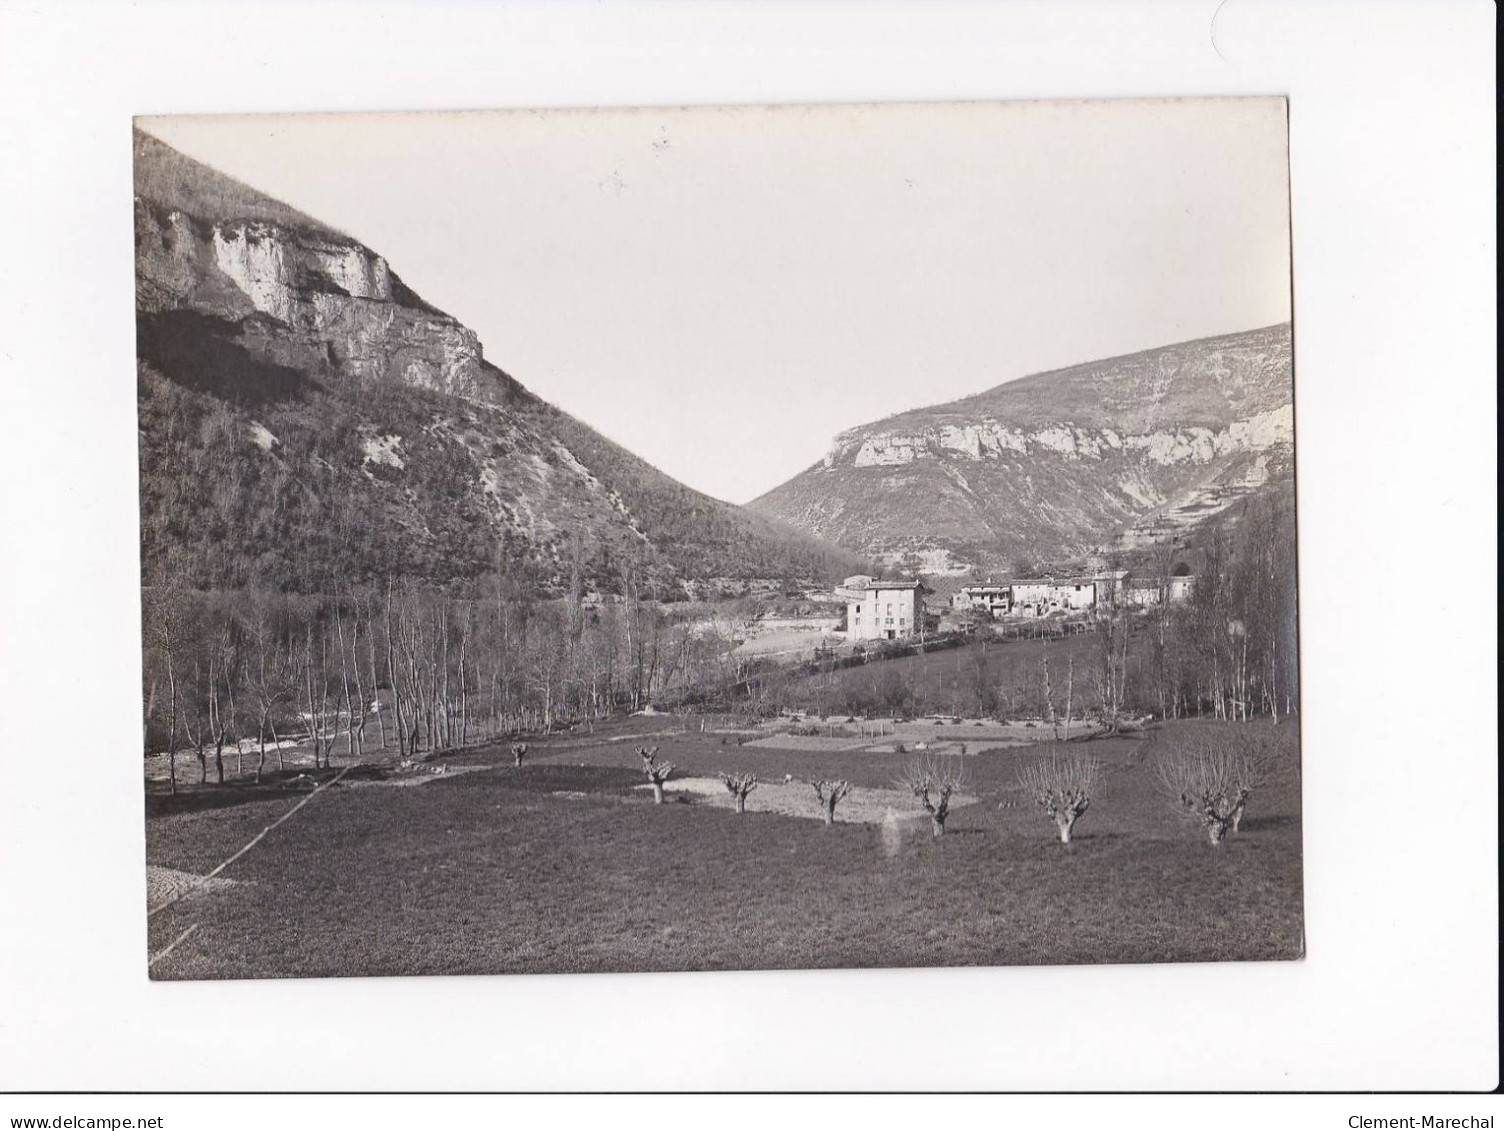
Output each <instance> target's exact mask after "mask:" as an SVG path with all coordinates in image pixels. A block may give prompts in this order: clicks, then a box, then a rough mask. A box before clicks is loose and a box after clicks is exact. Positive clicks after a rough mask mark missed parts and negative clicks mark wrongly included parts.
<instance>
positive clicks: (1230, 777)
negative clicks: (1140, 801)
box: [1156, 731, 1264, 848]
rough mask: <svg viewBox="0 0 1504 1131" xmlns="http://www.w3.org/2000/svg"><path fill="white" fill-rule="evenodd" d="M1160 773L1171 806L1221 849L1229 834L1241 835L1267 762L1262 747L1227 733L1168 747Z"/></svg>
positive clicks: (1161, 761) (1161, 783) (1160, 763)
mask: <svg viewBox="0 0 1504 1131" xmlns="http://www.w3.org/2000/svg"><path fill="white" fill-rule="evenodd" d="M1156 769H1157V771H1158V775H1159V782H1160V788H1161V791H1162V792H1163V793H1164V795H1165V798H1166V799H1167V800H1168V801H1169V803H1170V805H1171V806H1172V807H1173V808H1174V809H1175V811H1176V812H1177V813H1179V814H1181V815H1182V816H1183V817H1186V818H1187V819H1189V820H1190V821H1192V822H1193V823H1195V824H1198V825H1200V826H1201V827H1202V828H1203V829H1204V830H1205V831H1206V837H1207V840H1208V841H1209V842H1210V843H1211V845H1212V847H1213V848H1220V847H1221V845H1222V842H1223V841H1224V840H1225V839H1226V838H1227V832H1228V830H1229V829H1231V830H1232V831H1233V832H1237V831H1238V828H1239V826H1240V825H1241V824H1242V821H1243V812H1244V809H1245V808H1246V807H1247V804H1248V800H1249V798H1250V797H1251V796H1252V795H1253V792H1254V790H1255V789H1257V788H1258V787H1259V786H1260V785H1261V784H1262V782H1263V779H1264V758H1263V755H1262V751H1261V749H1260V748H1259V746H1258V745H1257V743H1255V742H1252V741H1249V740H1247V739H1246V738H1243V737H1242V736H1238V735H1232V734H1228V733H1227V732H1225V731H1224V732H1223V733H1221V734H1218V735H1216V736H1215V737H1201V738H1198V739H1196V740H1195V741H1192V742H1187V743H1183V744H1178V745H1175V746H1171V747H1169V748H1167V749H1166V750H1164V751H1162V752H1161V754H1160V756H1159V759H1158V762H1157V766H1156Z"/></svg>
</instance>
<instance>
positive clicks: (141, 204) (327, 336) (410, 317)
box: [136, 197, 501, 400]
mask: <svg viewBox="0 0 1504 1131" xmlns="http://www.w3.org/2000/svg"><path fill="white" fill-rule="evenodd" d="M136 246H137V257H136V263H137V268H136V270H137V282H138V292H139V296H140V297H139V300H138V307H139V308H140V309H141V310H143V312H147V313H152V312H160V311H165V310H184V309H191V310H197V311H199V312H201V313H203V314H205V315H208V316H212V317H217V318H221V319H225V320H229V321H234V322H239V321H241V320H244V319H248V318H253V317H254V316H256V315H260V316H262V317H261V321H260V322H259V324H252V325H249V326H243V327H242V329H243V330H244V331H245V332H246V333H248V334H254V335H260V336H261V337H263V338H265V337H267V336H272V337H276V338H279V339H281V340H280V343H279V347H278V348H279V352H281V353H284V354H289V353H294V352H297V353H300V354H302V355H304V356H312V357H322V358H323V360H324V362H325V363H326V364H325V366H324V368H325V370H326V372H325V375H326V376H334V377H340V378H343V379H346V380H349V381H352V382H356V383H369V382H373V381H401V382H404V383H405V384H408V385H414V386H417V387H420V388H425V389H433V390H436V391H438V392H443V393H450V394H454V395H456V396H462V397H467V398H470V399H473V400H494V399H496V398H497V397H499V395H500V393H501V390H500V388H499V387H498V386H497V384H496V382H495V381H494V379H492V378H491V377H490V375H489V374H488V373H487V371H486V369H485V367H484V365H483V356H482V352H481V345H480V341H479V339H478V338H477V337H476V335H475V333H474V332H473V331H472V330H470V329H469V328H468V327H466V326H463V325H461V324H460V323H459V322H457V321H456V320H455V319H453V318H451V317H449V316H448V315H446V314H443V313H442V312H440V311H436V310H434V309H432V308H431V307H429V306H427V305H426V304H425V303H423V301H422V300H421V299H419V298H418V297H417V296H416V295H415V294H413V293H412V292H411V291H409V290H408V289H407V288H406V287H404V286H403V285H402V283H401V280H399V279H398V278H397V276H396V275H395V274H393V272H392V270H391V268H390V266H388V264H387V262H386V260H385V259H383V258H382V257H381V256H380V255H377V254H376V253H375V252H373V251H371V250H370V249H369V248H367V247H365V246H363V245H362V244H360V243H358V242H356V241H354V240H350V239H340V238H337V237H333V236H331V235H327V234H324V233H322V232H310V231H306V230H300V229H298V228H296V227H293V226H289V225H283V224H276V223H271V222H267V221H256V220H244V219H230V220H207V219H204V218H201V217H196V216H193V215H191V214H189V213H188V212H186V211H184V210H182V209H177V208H170V207H163V206H161V205H160V204H157V203H156V202H153V201H150V200H144V199H141V198H139V197H138V198H137V202H136ZM266 320H270V321H271V322H272V323H275V326H274V327H272V328H271V329H270V330H268V327H267V324H266ZM298 343H301V345H302V346H303V347H305V348H304V349H302V350H301V351H299V350H296V348H295V347H296V345H297V344H298Z"/></svg>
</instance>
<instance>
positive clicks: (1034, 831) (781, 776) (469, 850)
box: [147, 716, 1302, 979]
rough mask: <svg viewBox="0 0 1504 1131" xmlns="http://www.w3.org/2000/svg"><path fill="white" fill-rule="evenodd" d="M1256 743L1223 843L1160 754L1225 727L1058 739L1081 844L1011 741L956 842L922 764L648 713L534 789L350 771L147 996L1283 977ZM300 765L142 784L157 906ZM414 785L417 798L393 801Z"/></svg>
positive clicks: (227, 898)
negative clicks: (221, 988)
mask: <svg viewBox="0 0 1504 1131" xmlns="http://www.w3.org/2000/svg"><path fill="white" fill-rule="evenodd" d="M686 722H687V726H688V729H686ZM787 725H788V724H787V722H785V723H783V724H780V727H782V728H783V729H787ZM832 725H836V726H838V725H839V724H835V723H832ZM908 725H913V726H917V725H920V724H908ZM929 725H930V726H931V727H932V728H933V727H934V724H929ZM1249 728H1254V729H1257V730H1260V731H1262V732H1264V733H1265V735H1266V736H1267V737H1268V738H1269V740H1270V741H1269V746H1270V748H1272V749H1274V750H1276V751H1277V755H1276V758H1275V765H1274V766H1272V767H1271V769H1270V771H1269V773H1268V774H1267V775H1266V778H1265V780H1264V781H1263V783H1262V784H1261V785H1260V787H1259V788H1258V789H1257V790H1256V791H1255V793H1254V794H1253V796H1252V798H1251V800H1250V801H1249V803H1248V807H1247V814H1246V816H1245V817H1244V818H1243V821H1242V826H1241V831H1239V832H1238V833H1236V834H1229V835H1228V837H1227V840H1226V843H1225V844H1224V845H1223V846H1222V847H1221V848H1213V847H1211V846H1210V845H1209V844H1208V843H1207V840H1206V837H1205V836H1204V835H1203V834H1202V832H1201V830H1199V829H1198V828H1196V827H1195V826H1193V825H1190V824H1188V823H1186V822H1185V821H1184V820H1182V819H1181V818H1180V817H1179V816H1177V814H1176V812H1175V811H1174V809H1173V807H1172V806H1171V805H1170V804H1169V803H1167V802H1166V800H1165V799H1164V797H1163V796H1162V795H1161V791H1160V789H1159V788H1158V777H1157V775H1156V773H1155V770H1154V765H1155V760H1156V757H1157V751H1158V750H1160V749H1161V748H1164V747H1165V746H1166V745H1167V744H1171V743H1174V742H1177V741H1183V740H1185V739H1187V738H1190V737H1204V738H1208V739H1211V740H1214V741H1221V740H1222V739H1223V738H1224V737H1225V735H1226V733H1227V725H1226V724H1212V723H1200V722H1188V723H1173V724H1167V725H1165V726H1156V727H1152V728H1150V729H1149V730H1148V731H1146V732H1145V733H1143V734H1141V735H1134V736H1130V737H1112V738H1093V739H1090V740H1087V741H1084V742H1072V743H1070V744H1068V747H1067V749H1069V750H1070V751H1080V752H1086V753H1090V754H1092V755H1095V756H1096V757H1098V758H1099V759H1100V760H1101V762H1102V764H1103V772H1102V777H1101V781H1100V784H1099V786H1098V788H1097V790H1096V792H1095V795H1094V799H1093V802H1092V805H1091V808H1090V810H1089V811H1088V812H1087V813H1086V815H1085V816H1083V817H1082V818H1081V820H1080V823H1079V824H1078V825H1077V827H1076V830H1075V835H1074V838H1073V841H1072V843H1071V844H1069V845H1063V844H1061V843H1060V842H1059V841H1058V840H1057V839H1056V836H1055V827H1054V824H1053V823H1052V822H1051V821H1050V820H1048V819H1047V818H1046V817H1045V815H1044V814H1043V812H1042V811H1041V810H1040V809H1039V808H1038V807H1037V805H1035V804H1034V803H1033V802H1032V801H1031V800H1030V798H1029V797H1027V796H1026V795H1025V794H1024V793H1022V792H1021V791H1020V790H1019V788H1018V785H1017V776H1016V775H1017V769H1018V766H1019V765H1020V763H1021V762H1028V761H1031V760H1037V759H1038V758H1040V757H1041V756H1042V755H1045V754H1047V753H1048V751H1049V750H1050V748H1051V747H1052V745H1054V744H1051V743H1048V742H1046V743H1044V744H1042V745H1023V744H1022V743H1021V740H1018V741H1007V739H1008V738H1011V737H1012V736H1005V735H1002V734H999V735H997V736H995V740H993V741H987V742H981V741H978V740H976V739H972V740H970V741H968V750H967V756H966V757H965V758H964V759H960V758H957V759H954V761H960V762H964V765H965V772H966V777H967V781H966V784H965V786H964V789H963V790H962V793H963V796H962V797H961V798H960V799H959V800H958V801H957V803H956V804H957V807H956V808H955V809H954V811H953V812H952V814H951V816H950V819H949V822H948V825H947V832H946V834H945V836H944V837H942V838H940V839H935V838H933V837H932V836H931V835H930V829H929V822H928V819H927V818H925V817H924V815H923V813H922V811H921V810H920V809H919V806H918V803H917V802H916V801H914V800H913V798H912V797H910V796H908V795H906V794H904V793H903V792H901V791H899V790H896V789H895V779H896V778H897V776H898V775H899V773H900V772H901V770H902V769H903V767H904V765H905V763H906V762H908V761H909V760H910V759H911V757H912V755H911V754H909V753H905V754H898V753H893V752H882V751H881V750H878V751H874V750H872V749H865V748H864V749H851V750H809V749H791V748H788V747H790V746H797V745H798V743H797V742H795V741H794V740H793V739H792V738H789V739H787V740H786V741H785V742H784V743H783V744H782V745H780V743H779V741H778V740H777V738H776V735H774V734H772V733H770V731H772V730H777V729H779V728H768V727H763V728H759V729H756V730H749V729H743V730H740V731H733V730H731V729H730V728H728V729H726V730H725V731H721V730H718V729H717V727H716V726H715V721H714V720H710V721H709V722H707V724H706V730H705V731H704V732H701V731H700V730H699V729H698V723H697V722H696V721H695V720H687V721H681V720H678V719H674V718H665V717H662V716H660V717H656V718H632V719H625V720H621V721H619V722H616V723H613V724H611V725H609V726H597V727H595V728H594V733H590V734H586V733H581V732H577V733H573V734H563V735H558V736H555V737H552V738H548V739H535V740H531V741H530V747H531V753H530V756H529V758H528V761H527V762H526V764H525V765H523V766H522V767H521V768H517V767H515V766H514V765H513V764H512V761H513V759H512V757H511V755H510V754H509V753H508V751H507V749H506V748H505V747H503V746H497V747H482V748H477V749H473V750H470V751H467V752H464V753H451V754H449V755H447V756H442V757H441V759H440V762H441V763H442V766H443V769H444V772H443V773H437V772H433V769H436V768H437V767H434V768H432V769H425V770H424V771H421V772H418V773H405V774H403V773H398V772H396V767H386V768H374V769H362V770H361V771H360V772H358V773H355V772H352V773H351V774H349V775H348V776H347V777H346V778H345V779H344V780H343V781H342V782H340V784H338V785H336V786H333V787H332V788H329V789H326V790H324V791H322V792H321V793H319V794H318V795H317V796H314V797H313V798H312V800H311V801H308V803H307V804H306V805H305V806H304V808H303V809H302V810H301V811H299V812H298V813H297V814H295V815H294V816H292V817H291V818H290V819H289V820H287V821H286V822H285V823H283V824H281V825H279V826H278V827H277V828H275V829H273V830H272V831H271V832H270V833H268V834H267V835H266V837H265V838H264V839H263V840H262V841H260V843H258V844H257V845H256V846H255V847H254V848H252V849H251V850H250V851H249V852H247V853H246V854H245V855H244V856H242V857H240V858H239V859H238V860H236V861H235V862H234V863H233V864H231V865H230V866H229V867H228V868H227V869H225V870H224V872H223V873H221V875H220V877H218V878H220V879H223V880H229V881H234V882H233V883H225V884H216V885H213V886H211V887H208V888H206V889H204V890H200V891H197V892H196V893H194V894H191V895H188V896H187V897H186V898H184V899H182V900H181V901H180V902H178V903H176V904H173V905H172V906H170V907H168V908H167V909H166V910H164V911H162V912H161V913H160V914H157V915H154V916H153V917H152V918H151V920H150V932H149V939H150V946H151V951H152V953H153V954H154V955H160V954H161V953H162V951H163V950H164V949H165V948H166V947H167V946H168V945H169V944H171V943H173V942H174V940H178V939H180V938H181V942H179V943H178V945H177V946H176V947H175V948H174V949H173V950H172V951H171V953H170V954H168V955H167V956H166V957H165V958H160V959H159V960H158V961H157V962H156V963H155V965H154V966H153V967H152V974H153V976H154V977H159V978H174V979H180V978H225V977H229V978H264V977H282V976H340V975H352V974H457V973H477V974H478V973H508V972H517V973H538V972H560V971H599V970H624V969H625V970H703V969H725V968H767V967H839V966H851V967H854V966H912V965H974V964H982V965H990V964H1005V963H1071V962H1100V961H1113V962H1162V961H1211V960H1227V959H1271V958H1295V957H1298V956H1299V955H1300V954H1301V952H1302V937H1301V872H1300V780H1299V769H1298V755H1297V731H1296V728H1295V726H1293V725H1291V724H1289V723H1285V724H1282V725H1281V726H1280V727H1279V728H1277V729H1276V728H1273V727H1271V726H1269V724H1268V723H1266V722H1255V723H1252V724H1246V725H1245V726H1244V727H1242V728H1240V729H1242V730H1245V731H1246V730H1248V729H1249ZM940 729H964V728H940ZM976 729H978V730H980V729H981V728H976ZM1031 734H1034V735H1037V732H1031ZM1039 737H1043V736H1039ZM888 741H889V742H892V741H894V739H892V738H890V739H888ZM752 742H755V745H752V744H749V743H752ZM639 743H644V744H648V745H656V746H657V747H658V748H659V749H658V756H659V758H660V759H667V760H669V761H672V762H673V763H674V764H675V767H676V769H675V774H674V778H673V779H671V780H670V786H671V789H670V792H669V794H668V802H667V803H666V804H664V805H661V806H659V805H654V804H653V800H652V796H651V794H650V793H649V792H648V791H646V790H644V789H642V788H640V787H641V786H642V785H643V784H644V778H643V775H642V773H641V770H640V760H639V759H638V758H637V757H636V755H635V753H634V749H635V747H636V745H638V744H639ZM296 762H297V759H296V758H294V759H292V760H290V761H289V766H288V770H287V771H286V774H285V775H284V776H280V777H277V778H276V779H275V780H273V781H269V782H268V784H267V785H265V786H262V787H260V788H253V787H250V786H248V785H239V786H226V787H218V788H216V787H212V786H211V787H198V786H193V787H190V788H187V789H184V790H183V791H182V792H180V793H179V795H178V796H177V797H176V798H169V797H167V796H165V795H164V794H163V793H162V792H161V786H160V784H159V783H151V784H150V786H149V790H148V813H149V818H150V819H149V820H148V822H147V861H148V863H149V864H150V865H152V866H154V867H155V868H157V869H170V870H171V871H170V872H164V871H157V872H156V873H155V876H156V878H155V880H154V883H153V887H154V889H155V893H156V894H160V893H161V892H164V891H168V892H170V891H174V890H178V889H179V888H181V887H182V884H183V880H182V877H181V876H180V875H178V873H188V874H192V875H203V874H205V873H207V872H208V871H209V870H210V869H212V868H213V867H215V866H216V865H217V864H219V863H220V862H221V861H223V860H225V859H226V858H228V857H229V856H231V855H232V854H233V853H235V852H236V851H238V850H239V849H240V848H242V847H243V846H244V845H246V844H247V843H248V842H249V841H251V840H252V838H254V837H255V836H256V835H257V834H258V833H260V832H261V831H262V830H263V829H265V828H266V827H267V826H268V825H270V824H271V823H272V822H273V821H275V820H277V819H278V818H279V817H280V816H282V815H283V814H285V813H287V812H288V811H289V810H290V809H291V808H292V807H293V806H294V805H296V804H297V803H299V802H300V801H303V800H304V799H305V798H307V796H308V792H309V787H310V785H311V782H310V781H309V780H306V779H305V781H304V782H302V783H301V784H300V786H292V787H289V784H288V783H289V782H292V781H295V779H296V775H297V774H298V773H300V772H304V771H303V770H300V769H298V768H296ZM340 765H341V762H340V759H339V756H338V754H337V753H336V756H335V769H336V771H337V770H338V768H339V767H340ZM722 771H750V772H753V773H756V774H757V775H758V776H759V778H760V779H761V781H762V782H763V783H766V784H764V785H763V786H762V787H760V788H759V790H757V791H755V792H753V793H752V794H751V796H750V797H749V799H748V806H747V808H748V811H747V812H746V813H745V814H744V815H741V816H738V815H737V814H736V813H735V812H734V810H733V809H732V808H731V806H730V798H729V797H728V796H726V795H724V794H720V795H716V794H715V793H714V792H713V789H714V787H715V786H716V785H718V784H719V783H718V774H719V773H720V772H722ZM786 775H787V776H790V777H792V778H793V779H794V780H793V781H792V782H789V783H786V781H785V778H786ZM318 776H320V777H323V778H325V779H327V778H328V777H329V776H330V773H329V772H328V771H325V772H323V773H322V774H320V775H318ZM816 778H845V779H847V780H849V781H850V782H851V783H852V785H853V786H854V787H855V788H854V791H853V793H852V794H851V795H850V797H849V798H848V799H847V800H846V801H844V802H843V803H842V805H841V807H839V808H838V809H837V811H836V819H837V824H835V825H834V826H831V827H827V826H825V825H824V824H823V823H822V821H821V820H820V819H819V809H818V806H817V805H816V804H815V798H814V791H813V789H812V788H811V787H810V786H809V785H807V784H804V783H806V782H808V781H810V780H813V779H816ZM685 779H693V780H688V781H686V780H685ZM707 779H708V780H707ZM418 780H421V781H422V783H423V788H421V789H414V788H391V786H392V785H394V784H395V783H397V782H412V781H418ZM675 781H679V782H680V783H681V784H682V785H684V786H686V788H677V789H675V788H672V787H673V786H674V784H675ZM806 795H807V796H806ZM864 795H865V798H864ZM967 802H969V803H967ZM190 928H192V933H191V934H190V935H188V936H187V937H186V938H183V937H182V936H183V935H184V932H186V931H188V930H189V929H190Z"/></svg>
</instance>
